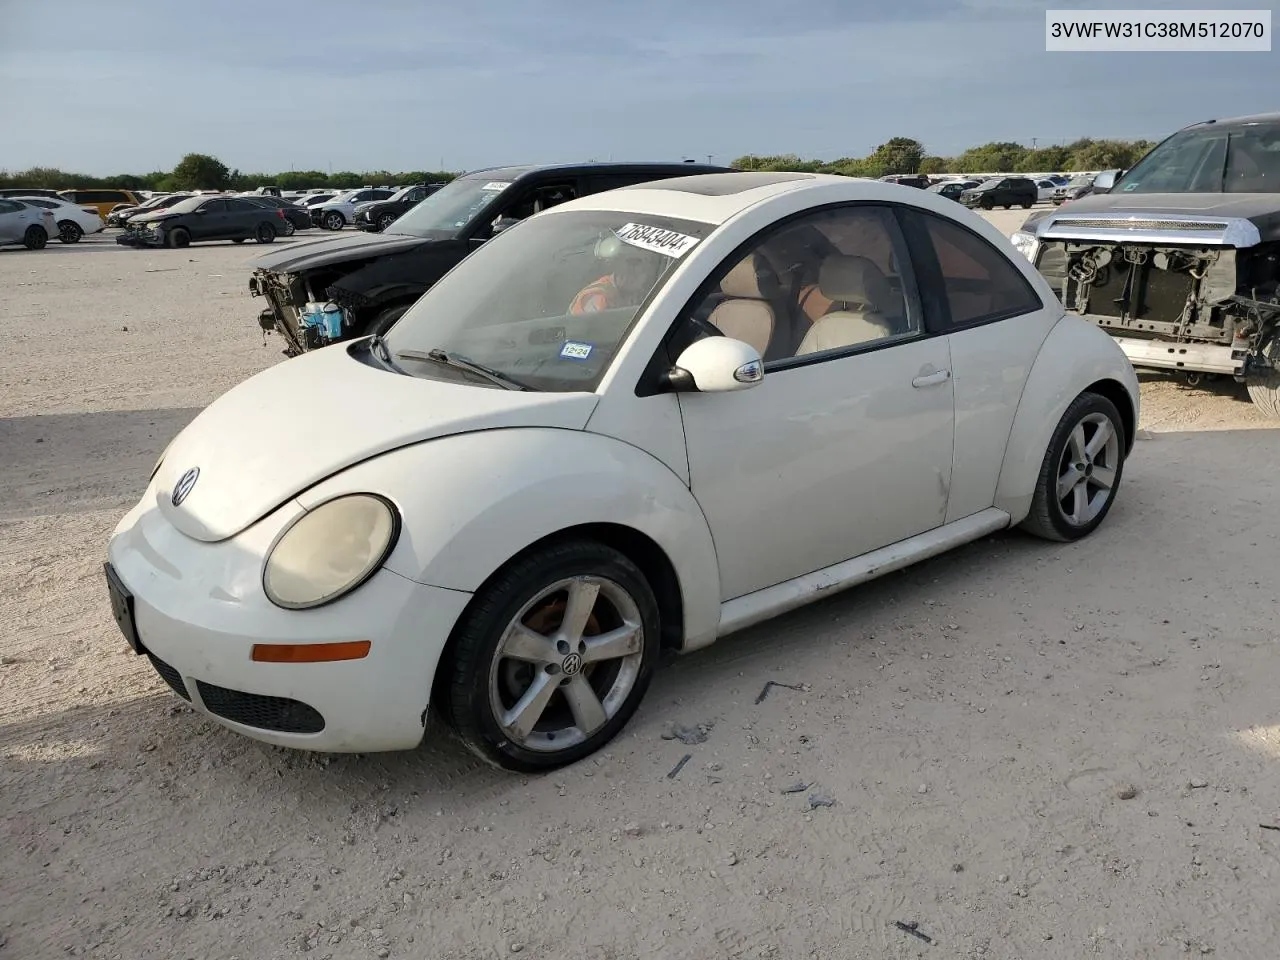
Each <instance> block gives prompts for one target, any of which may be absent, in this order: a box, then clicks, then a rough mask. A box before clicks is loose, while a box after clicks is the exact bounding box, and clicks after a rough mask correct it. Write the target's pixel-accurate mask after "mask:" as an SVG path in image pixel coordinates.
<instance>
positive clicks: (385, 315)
mask: <svg viewBox="0 0 1280 960" xmlns="http://www.w3.org/2000/svg"><path fill="white" fill-rule="evenodd" d="M411 306H412V304H408V303H404V304H401V305H400V306H398V307H387V309H385V310H383V311H382V312H381V313H379V314H378V315H377V316H376V317H374V318H373V322H371V323H370V324H369V326H368V327H366V328H365V331H364V332H365V334H366V335H368V334H373V333H376V334H379V335H381V334H384V333H386V332H387V331H388V330H390V329H391V327H392V325H393V324H394V323H395V322H396V321H397V320H399V319H400V318H401V317H403V316H404V314H405V311H406V310H408V309H409V307H411Z"/></svg>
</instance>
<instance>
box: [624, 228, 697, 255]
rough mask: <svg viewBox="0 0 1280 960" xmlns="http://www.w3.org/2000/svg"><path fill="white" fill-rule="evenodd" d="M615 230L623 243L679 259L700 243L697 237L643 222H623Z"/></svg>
mask: <svg viewBox="0 0 1280 960" xmlns="http://www.w3.org/2000/svg"><path fill="white" fill-rule="evenodd" d="M615 232H616V233H617V235H618V239H619V240H621V241H622V242H623V243H629V244H631V245H632V246H633V247H639V248H640V249H641V250H648V251H650V252H652V253H660V254H662V255H663V256H666V257H672V258H675V259H677V260H678V259H679V258H680V257H683V256H684V255H685V254H686V253H688V252H689V251H690V250H692V249H693V248H694V246H695V245H697V243H698V238H697V237H691V236H689V235H688V234H685V233H677V232H676V231H674V230H664V229H663V228H662V227H650V226H646V225H645V224H643V223H627V224H623V226H622V227H621V229H619V230H617V231H615Z"/></svg>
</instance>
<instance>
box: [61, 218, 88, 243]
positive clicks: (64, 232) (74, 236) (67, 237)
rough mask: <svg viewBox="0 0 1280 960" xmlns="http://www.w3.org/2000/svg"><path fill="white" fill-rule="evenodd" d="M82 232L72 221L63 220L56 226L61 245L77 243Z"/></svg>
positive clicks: (78, 225)
mask: <svg viewBox="0 0 1280 960" xmlns="http://www.w3.org/2000/svg"><path fill="white" fill-rule="evenodd" d="M83 236H84V230H82V229H81V228H80V224H78V223H76V222H75V221H74V220H63V221H62V222H61V223H60V224H58V240H59V241H60V242H62V243H79V242H80V238H81V237H83Z"/></svg>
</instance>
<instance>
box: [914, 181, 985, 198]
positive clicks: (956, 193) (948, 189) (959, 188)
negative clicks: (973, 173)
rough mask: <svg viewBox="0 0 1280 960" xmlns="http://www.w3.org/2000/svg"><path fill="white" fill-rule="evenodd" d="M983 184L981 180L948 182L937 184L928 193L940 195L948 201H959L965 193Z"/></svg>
mask: <svg viewBox="0 0 1280 960" xmlns="http://www.w3.org/2000/svg"><path fill="white" fill-rule="evenodd" d="M981 182H982V181H980V180H946V181H944V182H942V183H935V184H934V185H933V186H931V187H929V188H928V189H927V190H926V192H927V193H940V194H942V195H943V196H944V197H946V198H947V199H948V200H957V201H958V200H959V199H960V194H962V193H964V192H965V191H966V190H972V189H973V188H974V187H976V186H978V185H979V184H980V183H981Z"/></svg>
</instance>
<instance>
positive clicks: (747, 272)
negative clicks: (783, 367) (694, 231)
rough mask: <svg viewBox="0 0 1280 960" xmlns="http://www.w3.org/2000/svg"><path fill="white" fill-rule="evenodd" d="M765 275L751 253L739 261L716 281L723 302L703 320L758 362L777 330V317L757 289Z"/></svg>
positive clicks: (763, 265)
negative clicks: (749, 349) (756, 355)
mask: <svg viewBox="0 0 1280 960" xmlns="http://www.w3.org/2000/svg"><path fill="white" fill-rule="evenodd" d="M769 272H771V268H770V267H769V265H768V264H767V263H765V262H763V261H762V260H761V259H760V258H758V257H757V256H756V255H755V254H754V253H751V254H748V255H747V256H745V257H743V258H742V260H740V261H739V262H738V263H737V264H736V265H735V266H734V267H733V269H732V270H730V271H729V272H728V273H727V274H726V275H725V278H724V279H723V280H721V281H720V295H721V296H722V297H723V298H724V299H722V300H721V301H720V302H719V303H718V304H716V307H715V309H714V310H712V311H711V315H710V316H709V317H707V319H708V320H709V321H710V322H711V323H712V324H714V325H715V327H716V328H717V329H718V330H720V332H721V333H723V334H724V335H725V336H726V337H732V338H734V339H735V340H741V341H743V342H744V343H749V344H751V346H753V347H755V348H756V350H758V351H759V353H760V356H761V357H762V358H763V357H765V355H766V353H767V351H768V349H769V344H770V342H772V340H773V339H774V330H775V328H776V327H777V313H776V312H775V311H774V308H773V306H772V305H771V304H770V302H769V299H768V297H767V296H766V295H765V293H764V292H763V291H762V289H761V281H762V280H766V281H767V280H768V279H769V278H768V276H767V274H768V273H769Z"/></svg>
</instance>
